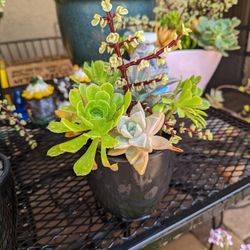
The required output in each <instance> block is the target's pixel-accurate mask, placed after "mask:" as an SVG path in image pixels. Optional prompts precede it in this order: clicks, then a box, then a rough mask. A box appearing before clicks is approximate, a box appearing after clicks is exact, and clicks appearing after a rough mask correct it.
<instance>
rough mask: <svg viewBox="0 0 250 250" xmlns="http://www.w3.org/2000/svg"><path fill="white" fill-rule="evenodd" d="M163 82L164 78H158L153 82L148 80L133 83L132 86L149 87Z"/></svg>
mask: <svg viewBox="0 0 250 250" xmlns="http://www.w3.org/2000/svg"><path fill="white" fill-rule="evenodd" d="M161 80H162V77H157V78H155V79H152V80H146V81H142V82H136V83H133V84H132V85H133V86H134V87H137V86H141V85H144V86H145V85H149V84H151V83H152V82H154V81H155V82H160V81H161Z"/></svg>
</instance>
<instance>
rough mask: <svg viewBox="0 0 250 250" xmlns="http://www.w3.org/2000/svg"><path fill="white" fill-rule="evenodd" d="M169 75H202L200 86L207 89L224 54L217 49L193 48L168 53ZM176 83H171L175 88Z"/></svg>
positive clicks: (181, 76)
mask: <svg viewBox="0 0 250 250" xmlns="http://www.w3.org/2000/svg"><path fill="white" fill-rule="evenodd" d="M165 58H166V60H167V64H168V67H169V77H173V78H178V79H186V78H189V77H190V76H192V75H197V76H201V77H202V79H201V82H200V83H199V87H200V88H202V89H205V88H206V86H207V84H208V82H209V81H210V79H211V78H212V76H213V74H214V72H215V70H216V69H217V67H218V65H219V63H220V61H221V58H222V55H221V53H219V52H217V51H212V50H203V49H192V50H177V51H173V52H170V53H168V54H167V55H166V57H165ZM175 87H176V85H175V84H173V85H171V87H170V88H171V89H172V90H173V89H175Z"/></svg>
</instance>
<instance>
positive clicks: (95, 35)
mask: <svg viewBox="0 0 250 250" xmlns="http://www.w3.org/2000/svg"><path fill="white" fill-rule="evenodd" d="M100 3H101V1H100V0H56V7H57V15H58V19H59V25H60V29H61V33H62V36H63V40H64V43H65V46H66V48H67V50H68V51H69V52H70V54H71V55H72V57H73V61H74V63H77V64H82V63H83V61H90V60H96V59H104V56H103V55H100V54H99V52H98V48H99V46H100V43H101V41H103V40H105V37H106V35H105V33H104V31H102V30H101V28H100V27H99V26H98V27H92V26H91V23H90V22H91V20H92V18H93V15H94V14H95V13H100V14H101V13H102V11H101V7H100ZM112 4H113V9H114V10H115V9H116V6H117V5H122V6H124V7H126V8H127V9H128V10H129V15H130V16H135V15H137V14H142V15H143V14H146V15H147V16H148V17H150V18H153V7H154V0H136V1H135V0H123V1H121V0H120V1H118V0H113V1H112ZM106 34H107V33H106Z"/></svg>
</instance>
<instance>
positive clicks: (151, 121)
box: [146, 113, 165, 135]
mask: <svg viewBox="0 0 250 250" xmlns="http://www.w3.org/2000/svg"><path fill="white" fill-rule="evenodd" d="M164 119H165V116H164V114H163V113H154V114H152V115H150V116H148V117H147V118H146V123H147V127H146V132H147V134H148V135H155V134H157V133H158V132H159V130H160V129H161V128H162V126H163V124H164Z"/></svg>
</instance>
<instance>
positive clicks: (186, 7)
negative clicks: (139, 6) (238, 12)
mask: <svg viewBox="0 0 250 250" xmlns="http://www.w3.org/2000/svg"><path fill="white" fill-rule="evenodd" d="M234 4H237V0H235V1H231V0H223V1H216V0H212V1H207V0H198V1H193V0H187V1H181V0H176V1H171V0H168V1H166V0H158V4H157V7H156V8H155V10H154V11H155V13H156V21H155V23H154V27H155V28H154V31H155V32H156V34H157V38H156V39H155V42H156V45H157V46H158V47H163V46H165V45H166V44H168V43H169V41H171V40H172V39H173V38H174V37H175V36H176V35H177V34H178V33H179V32H180V31H181V29H182V25H183V24H185V25H186V26H187V27H188V28H190V29H191V30H192V34H191V35H190V36H183V37H182V40H181V49H179V50H176V51H170V52H169V53H167V54H166V59H167V63H168V66H169V76H170V77H173V78H178V79H180V78H184V79H185V78H187V77H190V76H192V75H200V76H201V77H202V79H201V81H200V84H199V86H200V87H201V88H202V89H204V88H205V87H206V85H207V84H208V82H209V80H210V79H211V77H212V76H213V74H214V72H215V70H216V69H217V67H218V65H219V63H220V60H221V58H222V56H228V54H227V51H231V50H237V49H239V46H238V35H239V31H237V30H236V27H237V26H238V25H239V24H240V21H239V20H238V19H237V18H232V19H229V18H222V17H223V13H224V12H227V11H228V10H229V9H230V8H231V7H232V6H233V5H234ZM141 22H142V18H140V17H138V18H135V19H133V18H130V19H129V20H128V21H127V23H128V24H129V25H128V26H129V27H133V26H137V25H139V24H140V23H141ZM148 24H149V25H148V26H152V22H150V21H148ZM124 26H126V25H124ZM145 26H146V23H145V18H144V27H145ZM148 26H146V27H148ZM152 36H153V35H152ZM175 87H176V85H173V86H172V88H173V89H174V88H175Z"/></svg>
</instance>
